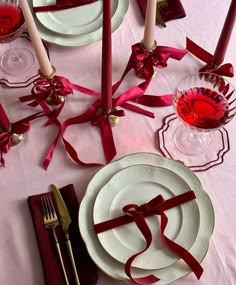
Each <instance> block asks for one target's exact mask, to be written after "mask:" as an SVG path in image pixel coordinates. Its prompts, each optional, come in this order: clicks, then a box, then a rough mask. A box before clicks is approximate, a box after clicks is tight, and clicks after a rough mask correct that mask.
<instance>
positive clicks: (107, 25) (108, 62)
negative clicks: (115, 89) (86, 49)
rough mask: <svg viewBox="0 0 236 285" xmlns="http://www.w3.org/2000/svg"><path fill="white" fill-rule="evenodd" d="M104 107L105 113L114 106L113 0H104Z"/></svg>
mask: <svg viewBox="0 0 236 285" xmlns="http://www.w3.org/2000/svg"><path fill="white" fill-rule="evenodd" d="M101 89H102V90H101V92H102V107H103V111H104V113H108V112H109V111H110V110H111V108H112V46H111V2H110V0H103V32H102V88H101Z"/></svg>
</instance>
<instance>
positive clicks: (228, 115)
mask: <svg viewBox="0 0 236 285" xmlns="http://www.w3.org/2000/svg"><path fill="white" fill-rule="evenodd" d="M173 106H174V109H175V113H176V115H177V117H178V118H179V119H180V121H181V122H182V123H183V124H181V125H180V126H179V127H178V128H177V130H176V131H175V134H174V143H175V146H176V147H177V148H178V150H179V151H180V152H182V153H184V154H186V155H199V154H201V153H203V152H205V151H206V150H207V149H208V147H209V145H210V141H211V134H210V133H211V132H212V131H215V130H218V129H219V128H222V127H223V126H225V125H226V124H227V123H228V122H230V121H231V120H232V119H233V117H234V115H235V113H236V91H235V88H234V87H233V86H232V84H231V83H230V82H229V81H227V80H226V79H224V78H223V77H221V76H219V75H217V74H210V73H196V74H190V75H188V76H186V77H185V78H183V79H182V80H181V81H180V82H179V83H178V84H177V86H176V88H175V90H174V93H173Z"/></svg>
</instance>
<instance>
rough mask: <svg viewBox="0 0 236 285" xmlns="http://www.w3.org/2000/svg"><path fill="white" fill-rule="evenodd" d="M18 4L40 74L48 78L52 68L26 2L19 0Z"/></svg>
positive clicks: (25, 0)
mask: <svg viewBox="0 0 236 285" xmlns="http://www.w3.org/2000/svg"><path fill="white" fill-rule="evenodd" d="M19 3H20V7H21V9H22V13H23V15H24V18H25V22H26V26H27V29H28V32H29V35H30V39H31V42H32V46H33V49H34V52H35V54H36V57H37V60H38V63H39V68H40V72H41V73H42V74H43V75H44V76H50V75H51V74H52V72H53V68H52V65H51V63H50V61H49V59H48V56H47V53H46V51H45V48H44V46H43V43H42V40H41V38H40V36H39V33H38V30H37V27H36V25H35V22H34V19H33V16H32V14H31V11H30V8H29V5H28V2H27V0H19Z"/></svg>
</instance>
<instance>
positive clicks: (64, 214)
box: [51, 184, 80, 285]
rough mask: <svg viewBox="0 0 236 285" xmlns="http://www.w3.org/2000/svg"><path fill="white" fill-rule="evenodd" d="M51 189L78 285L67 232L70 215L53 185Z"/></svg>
mask: <svg viewBox="0 0 236 285" xmlns="http://www.w3.org/2000/svg"><path fill="white" fill-rule="evenodd" d="M51 189H52V193H53V196H54V199H55V202H56V206H57V210H58V214H59V219H60V222H61V227H62V230H63V232H64V236H65V239H66V246H67V249H68V251H69V255H70V260H71V263H72V267H73V272H74V276H75V281H76V284H77V285H80V282H79V277H78V273H77V270H76V266H75V260H74V256H73V251H72V247H71V243H70V237H69V232H68V229H69V225H70V224H71V218H70V214H69V212H68V210H67V207H66V205H65V202H64V200H63V198H62V196H61V193H60V191H59V190H58V188H57V187H56V186H55V185H53V184H51Z"/></svg>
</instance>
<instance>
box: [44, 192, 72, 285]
mask: <svg viewBox="0 0 236 285" xmlns="http://www.w3.org/2000/svg"><path fill="white" fill-rule="evenodd" d="M41 201H42V211H43V222H44V226H45V228H47V229H51V230H52V233H53V238H54V241H55V244H56V249H57V253H58V256H59V259H60V262H61V267H62V271H63V275H64V278H65V281H66V285H69V281H68V278H67V274H66V270H65V266H64V262H63V259H62V255H61V249H60V245H59V242H58V239H57V235H56V231H55V228H56V227H57V226H58V225H59V220H58V217H57V213H56V211H55V208H54V206H53V203H52V200H51V197H50V196H49V195H45V196H42V197H41Z"/></svg>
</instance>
